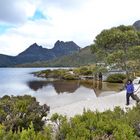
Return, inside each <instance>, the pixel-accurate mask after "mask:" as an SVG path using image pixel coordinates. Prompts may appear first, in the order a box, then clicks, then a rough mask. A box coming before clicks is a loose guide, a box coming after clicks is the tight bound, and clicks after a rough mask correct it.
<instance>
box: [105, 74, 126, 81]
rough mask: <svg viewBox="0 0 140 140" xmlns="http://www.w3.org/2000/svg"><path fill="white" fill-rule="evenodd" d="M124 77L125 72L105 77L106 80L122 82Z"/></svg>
mask: <svg viewBox="0 0 140 140" xmlns="http://www.w3.org/2000/svg"><path fill="white" fill-rule="evenodd" d="M124 79H126V75H125V74H120V73H117V74H111V75H109V76H108V77H107V80H106V81H107V82H110V83H123V81H124Z"/></svg>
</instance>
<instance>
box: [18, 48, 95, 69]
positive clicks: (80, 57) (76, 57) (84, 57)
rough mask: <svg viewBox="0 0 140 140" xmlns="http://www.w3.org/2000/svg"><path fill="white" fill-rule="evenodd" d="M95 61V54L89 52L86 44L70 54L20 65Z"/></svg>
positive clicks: (70, 63)
mask: <svg viewBox="0 0 140 140" xmlns="http://www.w3.org/2000/svg"><path fill="white" fill-rule="evenodd" d="M94 63H95V56H94V55H93V54H92V53H91V49H90V46H87V47H85V48H83V49H80V51H78V52H75V53H73V54H71V55H67V56H62V57H60V58H58V59H53V60H50V61H37V62H34V63H27V64H23V65H20V66H21V67H46V66H48V67H51V66H52V67H54V66H55V67H70V66H71V67H74V66H83V65H90V64H94Z"/></svg>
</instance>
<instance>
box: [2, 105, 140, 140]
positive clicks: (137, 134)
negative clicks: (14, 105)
mask: <svg viewBox="0 0 140 140" xmlns="http://www.w3.org/2000/svg"><path fill="white" fill-rule="evenodd" d="M126 110H127V111H126V112H125V111H123V110H122V109H120V108H119V107H116V108H115V109H114V111H110V110H107V111H105V112H101V113H99V112H97V111H96V112H92V111H90V110H88V111H84V113H83V115H76V116H75V117H73V118H70V119H67V117H66V116H62V115H59V114H57V113H55V114H54V115H52V117H51V121H52V122H53V123H54V124H56V125H55V127H54V125H51V124H49V125H46V126H45V127H44V128H43V130H40V131H35V129H34V125H33V123H32V122H31V123H30V125H29V127H28V129H24V130H22V131H19V130H18V131H17V132H16V133H13V132H12V131H6V130H5V127H4V126H3V125H2V124H1V125H0V139H1V140H5V139H6V140H54V139H55V140H92V139H94V140H108V139H109V140H121V139H122V140H139V139H140V127H139V124H140V117H139V115H140V105H137V106H136V107H133V109H126ZM54 130H55V131H54Z"/></svg>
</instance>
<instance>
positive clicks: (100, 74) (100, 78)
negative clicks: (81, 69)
mask: <svg viewBox="0 0 140 140" xmlns="http://www.w3.org/2000/svg"><path fill="white" fill-rule="evenodd" d="M99 81H102V73H101V72H99Z"/></svg>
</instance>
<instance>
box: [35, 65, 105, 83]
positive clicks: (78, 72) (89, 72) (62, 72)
mask: <svg viewBox="0 0 140 140" xmlns="http://www.w3.org/2000/svg"><path fill="white" fill-rule="evenodd" d="M99 72H102V73H105V72H107V69H106V68H104V67H102V66H100V67H99V66H95V65H91V66H82V67H78V68H73V69H57V70H43V71H39V72H35V73H33V74H34V75H35V76H38V77H44V78H54V79H55V78H56V79H61V80H77V79H80V77H81V76H95V74H97V73H99Z"/></svg>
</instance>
